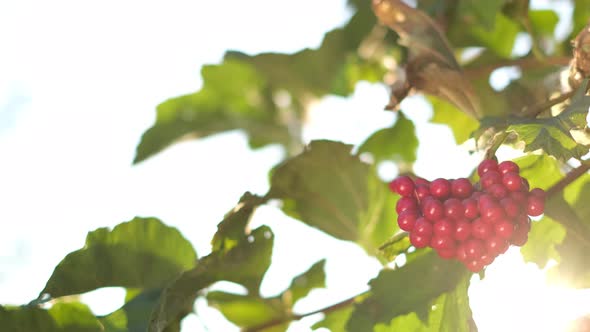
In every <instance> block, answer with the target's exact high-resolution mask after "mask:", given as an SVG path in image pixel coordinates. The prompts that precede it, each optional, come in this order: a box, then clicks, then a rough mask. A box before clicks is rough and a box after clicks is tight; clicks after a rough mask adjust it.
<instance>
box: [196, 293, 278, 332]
mask: <svg viewBox="0 0 590 332" xmlns="http://www.w3.org/2000/svg"><path fill="white" fill-rule="evenodd" d="M207 301H208V302H209V305H211V306H213V307H215V308H217V309H219V311H221V313H222V314H223V316H225V318H227V319H228V320H229V321H231V322H232V323H234V324H236V325H237V326H239V327H241V328H245V329H248V328H253V327H257V326H260V325H262V324H265V323H268V322H271V321H274V320H280V319H283V318H285V317H287V315H288V314H289V311H288V310H287V308H286V307H285V306H284V305H283V303H282V302H281V300H280V299H278V298H271V299H263V298H260V297H258V296H253V295H236V294H229V293H225V292H209V293H208V294H207ZM288 326H289V323H285V324H281V325H279V326H275V327H273V328H267V329H264V330H261V331H265V332H271V331H272V332H279V331H285V330H286V329H287V327H288Z"/></svg>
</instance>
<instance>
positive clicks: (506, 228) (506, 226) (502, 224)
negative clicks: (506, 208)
mask: <svg viewBox="0 0 590 332" xmlns="http://www.w3.org/2000/svg"><path fill="white" fill-rule="evenodd" d="M494 232H495V233H496V235H498V236H499V237H501V238H504V239H510V238H511V237H512V233H514V225H512V223H510V222H509V221H506V220H501V221H499V222H497V223H496V224H495V225H494Z"/></svg>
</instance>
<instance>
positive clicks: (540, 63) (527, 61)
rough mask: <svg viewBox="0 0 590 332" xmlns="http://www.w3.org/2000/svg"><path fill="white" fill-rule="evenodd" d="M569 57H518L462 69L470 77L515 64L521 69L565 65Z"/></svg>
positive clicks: (568, 61) (567, 63)
mask: <svg viewBox="0 0 590 332" xmlns="http://www.w3.org/2000/svg"><path fill="white" fill-rule="evenodd" d="M570 60H571V58H569V57H564V56H556V57H548V58H544V59H543V60H539V59H537V58H519V59H514V60H503V61H498V62H496V63H492V64H489V65H482V66H478V67H471V68H470V67H467V68H464V69H463V71H464V72H465V75H467V76H468V77H470V78H472V79H473V78H477V77H480V76H484V75H489V74H491V73H492V72H493V71H494V70H496V69H498V68H502V67H509V66H517V67H520V68H521V69H535V68H543V67H546V66H547V65H550V66H563V67H565V66H567V65H569V63H570Z"/></svg>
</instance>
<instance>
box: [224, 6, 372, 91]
mask: <svg viewBox="0 0 590 332" xmlns="http://www.w3.org/2000/svg"><path fill="white" fill-rule="evenodd" d="M374 26H375V16H374V15H373V13H372V12H371V11H370V10H369V7H368V6H366V5H363V6H362V7H359V10H358V11H357V12H356V13H355V15H353V17H352V18H351V19H350V21H349V22H348V23H347V24H346V26H344V27H343V28H338V29H334V30H332V31H330V32H328V33H326V35H325V37H324V40H323V41H322V44H321V46H320V47H319V48H318V49H315V50H313V49H304V50H302V51H299V52H296V53H294V54H280V53H261V54H258V55H253V56H251V55H247V54H244V53H240V52H232V51H230V52H227V53H226V56H225V59H226V60H228V59H229V60H231V59H239V60H240V61H242V62H245V63H248V64H251V65H253V66H254V68H256V71H257V72H258V73H259V74H261V75H262V77H264V78H265V79H266V81H267V82H269V84H270V85H271V86H272V89H273V90H274V91H277V90H286V91H288V92H289V93H290V94H291V95H293V96H294V97H295V98H297V99H299V98H303V97H306V96H310V95H311V96H315V97H321V96H323V95H325V94H327V93H330V92H332V88H333V87H334V86H335V84H334V82H335V80H337V76H338V75H339V74H340V72H341V71H342V68H343V67H344V66H345V64H346V61H347V60H348V59H349V56H350V55H355V54H356V52H357V49H358V47H359V45H360V43H361V42H362V41H363V39H365V38H366V37H367V35H368V34H369V32H370V31H371V30H372V29H373V27H374Z"/></svg>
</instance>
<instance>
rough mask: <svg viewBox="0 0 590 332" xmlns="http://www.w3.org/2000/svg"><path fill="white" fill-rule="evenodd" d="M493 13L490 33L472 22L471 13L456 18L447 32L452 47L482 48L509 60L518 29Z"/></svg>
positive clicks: (514, 24) (499, 13)
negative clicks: (467, 27)
mask: <svg viewBox="0 0 590 332" xmlns="http://www.w3.org/2000/svg"><path fill="white" fill-rule="evenodd" d="M494 13H495V21H494V24H493V26H494V28H493V29H492V30H491V31H490V30H488V29H486V27H485V26H484V25H483V24H478V22H477V21H474V16H473V14H471V13H464V14H462V15H460V16H457V18H456V19H455V20H453V21H452V23H451V25H450V26H449V31H448V34H449V39H450V40H451V42H453V45H455V46H456V47H457V46H459V47H469V46H483V47H486V48H488V49H489V50H490V51H492V52H494V53H495V54H496V55H498V56H500V57H502V58H510V56H511V55H512V49H513V48H514V42H515V41H516V35H517V34H518V32H519V31H520V27H519V26H518V24H517V23H516V22H514V21H512V20H510V19H509V18H508V17H506V16H505V15H504V14H502V13H501V12H494ZM488 15H491V13H488ZM465 26H469V29H465Z"/></svg>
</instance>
